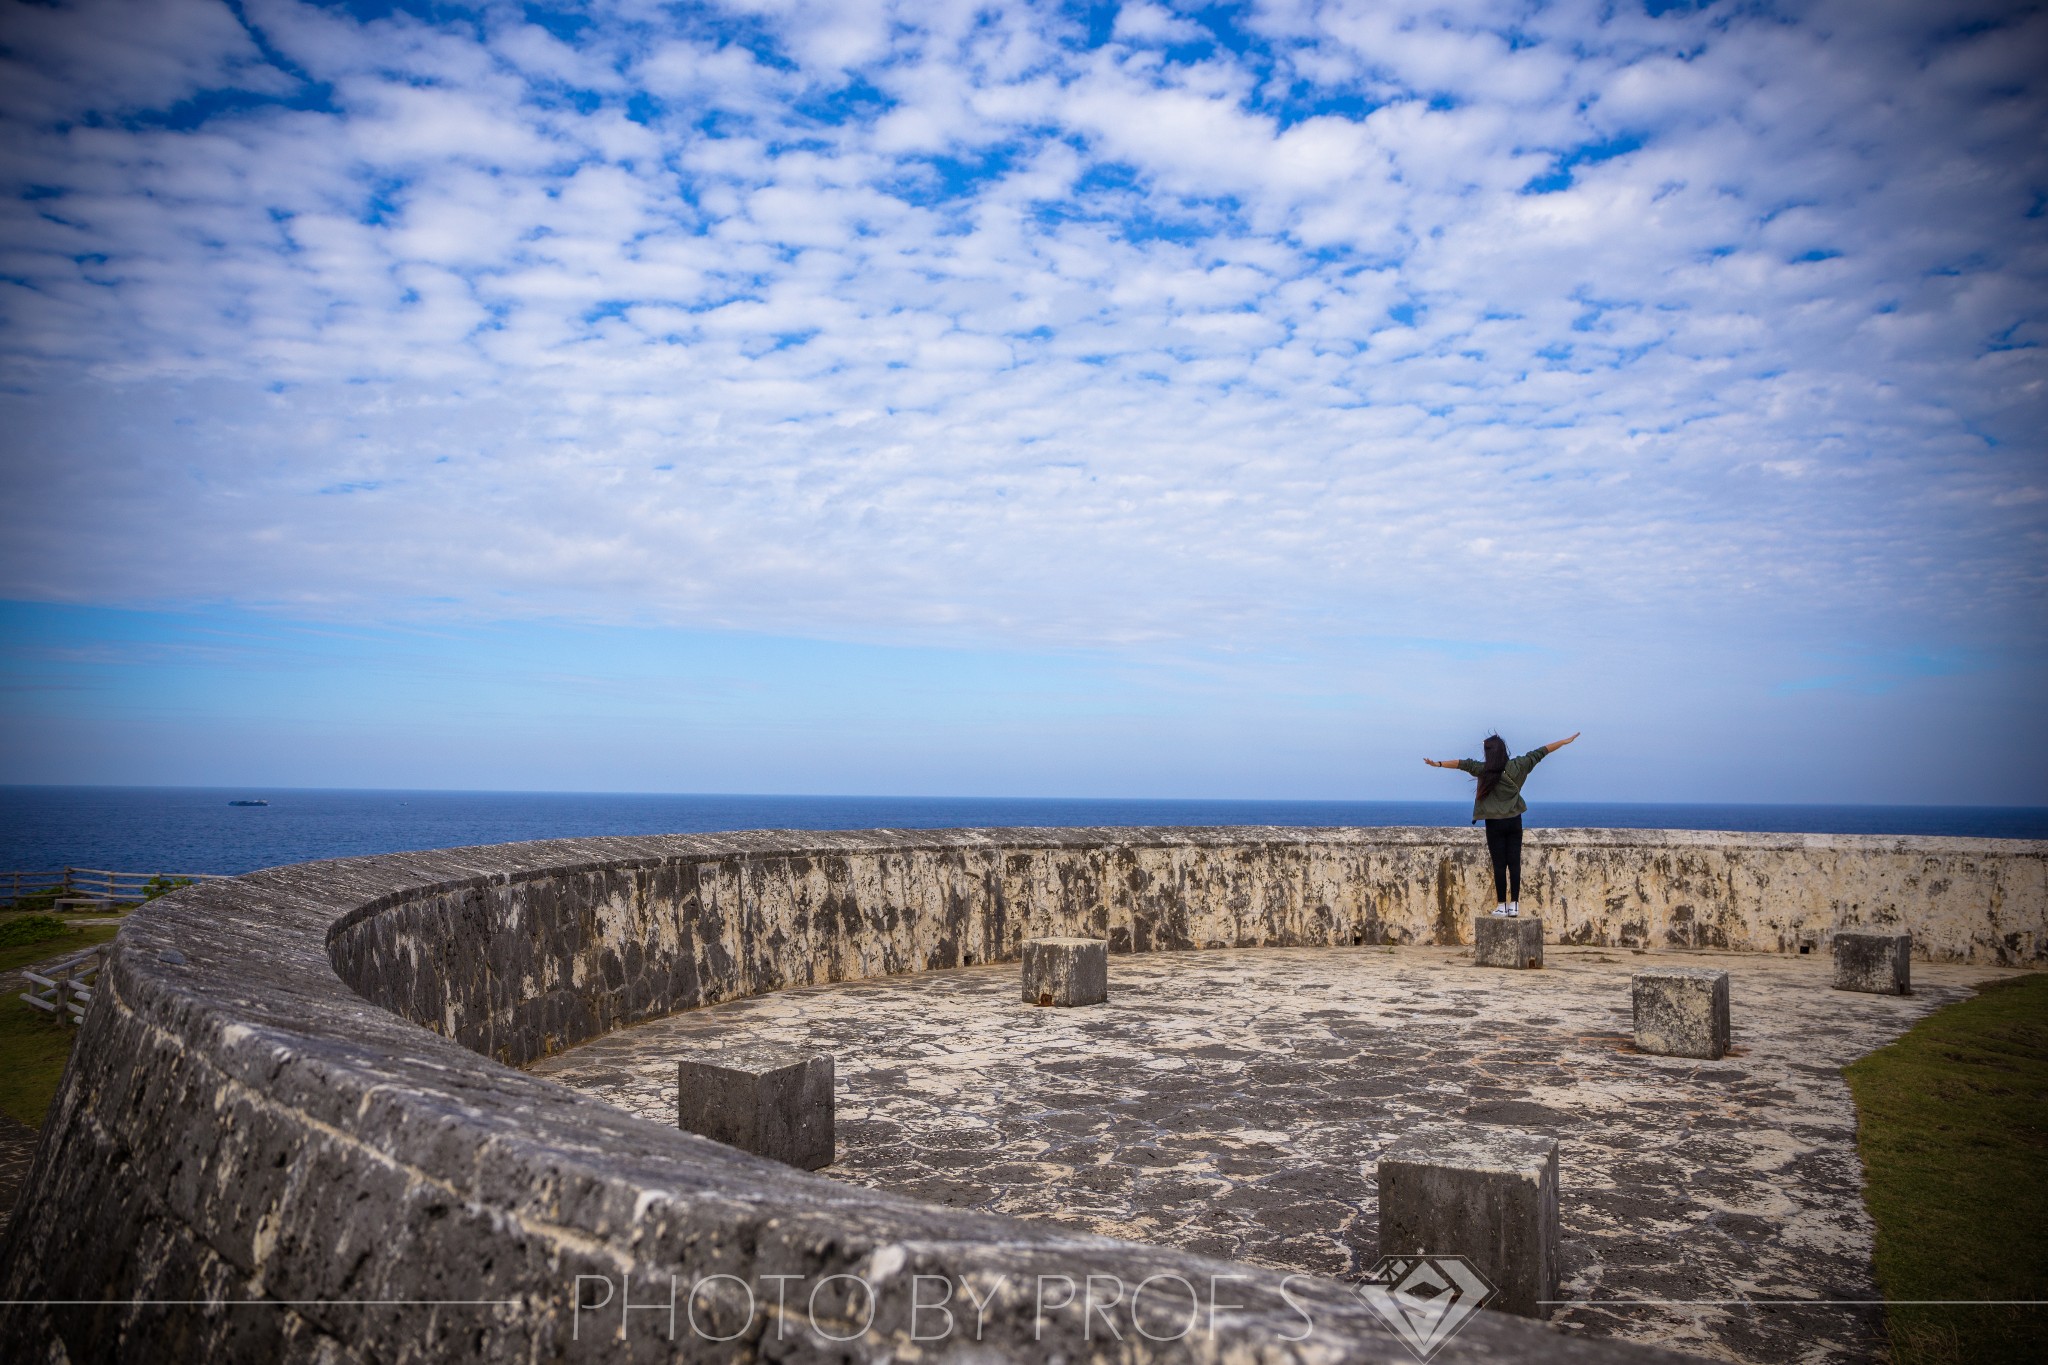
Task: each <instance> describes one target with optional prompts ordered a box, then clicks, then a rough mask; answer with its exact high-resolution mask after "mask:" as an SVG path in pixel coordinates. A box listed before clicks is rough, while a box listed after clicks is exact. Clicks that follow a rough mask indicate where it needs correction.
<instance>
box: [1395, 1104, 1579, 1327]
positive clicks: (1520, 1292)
mask: <svg viewBox="0 0 2048 1365" xmlns="http://www.w3.org/2000/svg"><path fill="white" fill-rule="evenodd" d="M1379 1187H1380V1256H1381V1257H1382V1258H1385V1257H1388V1256H1412V1255H1415V1254H1417V1253H1420V1254H1422V1255H1425V1256H1462V1257H1464V1258H1465V1259H1466V1260H1467V1261H1469V1262H1470V1263H1471V1264H1472V1267H1473V1268H1474V1269H1476V1270H1477V1271H1478V1272H1479V1273H1480V1274H1482V1275H1484V1276H1485V1277H1486V1278H1487V1279H1488V1280H1490V1281H1492V1282H1493V1287H1494V1295H1493V1297H1492V1298H1490V1299H1488V1300H1487V1301H1486V1303H1485V1305H1484V1306H1485V1307H1487V1308H1491V1309H1493V1310H1494V1311H1495V1312H1500V1313H1519V1314H1521V1315H1522V1316H1523V1317H1525V1318H1543V1317H1548V1316H1550V1310H1551V1308H1552V1306H1553V1303H1554V1301H1555V1300H1556V1299H1557V1298H1558V1297H1559V1295H1558V1221H1557V1139H1556V1138H1547V1137H1540V1136H1538V1135H1537V1134H1535V1133H1518V1132H1516V1131H1514V1130H1513V1129H1510V1128H1493V1127H1489V1126H1487V1125H1486V1124H1478V1123H1475V1124H1456V1125H1453V1124H1431V1125H1426V1126H1424V1127H1421V1128H1417V1129H1415V1130H1414V1131H1413V1132H1411V1133H1409V1134H1408V1135H1407V1136H1406V1137H1403V1138H1402V1139H1401V1140H1400V1141H1398V1142H1396V1143H1395V1144H1394V1145H1393V1146H1392V1147H1389V1148H1388V1149H1387V1151H1386V1153H1385V1155H1383V1156H1381V1157H1380V1165H1379Z"/></svg>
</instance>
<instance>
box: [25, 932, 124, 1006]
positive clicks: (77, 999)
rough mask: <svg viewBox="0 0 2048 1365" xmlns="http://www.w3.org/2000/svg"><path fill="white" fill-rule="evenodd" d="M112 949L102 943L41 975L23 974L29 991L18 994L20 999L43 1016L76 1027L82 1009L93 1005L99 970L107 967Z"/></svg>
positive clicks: (33, 972) (32, 972)
mask: <svg viewBox="0 0 2048 1365" xmlns="http://www.w3.org/2000/svg"><path fill="white" fill-rule="evenodd" d="M112 946H113V945H112V944H110V943H102V944H100V945H99V946H98V947H96V948H88V949H86V950H85V951H84V952H82V953H79V954H77V955H75V956H72V957H67V958H65V959H64V960H63V961H62V962H58V963H54V964H52V965H51V966H49V967H45V968H44V969H43V970H42V971H40V972H37V971H24V972H23V973H22V975H23V976H25V977H27V978H28V989H27V990H25V991H23V992H22V993H21V998H22V999H23V1000H26V1001H27V1002H28V1003H29V1004H31V1005H33V1006H35V1007H36V1008H37V1009H39V1010H41V1011H42V1012H43V1013H45V1014H54V1015H58V1016H59V1017H68V1018H69V1019H70V1020H71V1022H72V1023H74V1024H75V1023H77V1022H78V1021H79V1020H81V1019H83V1018H85V1007H86V1006H87V1005H90V1004H91V1003H92V989H93V987H94V986H95V985H97V984H98V983H99V978H100V969H101V968H102V967H104V966H106V965H107V950H108V949H109V948H111V947H112Z"/></svg>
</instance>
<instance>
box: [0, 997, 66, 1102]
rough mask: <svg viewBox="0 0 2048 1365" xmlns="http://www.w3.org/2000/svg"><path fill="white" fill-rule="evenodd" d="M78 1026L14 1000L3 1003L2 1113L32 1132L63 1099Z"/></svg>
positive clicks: (0, 1017) (0, 1047)
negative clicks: (62, 1083) (52, 1103)
mask: <svg viewBox="0 0 2048 1365" xmlns="http://www.w3.org/2000/svg"><path fill="white" fill-rule="evenodd" d="M77 1036H78V1026H77V1025H76V1024H73V1023H70V1022H68V1016H67V1018H66V1019H52V1018H51V1017H50V1016H49V1015H47V1014H44V1013H43V1012H42V1011H41V1010H39V1009H35V1008H33V1007H31V1006H28V1005H24V1004H23V1003H22V1002H21V1001H19V1000H15V999H12V998H9V999H7V1000H0V1111H4V1112H5V1113H6V1115H7V1116H8V1117H9V1118H11V1119H18V1120H20V1121H21V1122H23V1123H26V1124H27V1125H28V1126H29V1127H31V1128H40V1127H42V1126H43V1115H44V1114H45V1113H47V1112H48V1111H49V1108H50V1101H51V1100H53V1099H55V1098H56V1097H57V1083H58V1082H59V1081H61V1080H63V1079H64V1063H65V1061H66V1060H67V1059H68V1058H69V1057H70V1056H71V1041H72V1039H73V1038H75V1037H77Z"/></svg>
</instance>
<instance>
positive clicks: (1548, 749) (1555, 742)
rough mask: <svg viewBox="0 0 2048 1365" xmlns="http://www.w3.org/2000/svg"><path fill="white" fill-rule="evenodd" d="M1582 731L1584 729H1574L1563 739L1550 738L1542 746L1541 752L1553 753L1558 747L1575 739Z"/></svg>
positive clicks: (1560, 747)
mask: <svg viewBox="0 0 2048 1365" xmlns="http://www.w3.org/2000/svg"><path fill="white" fill-rule="evenodd" d="M1584 733H1585V731H1584V730H1574V731H1572V732H1571V734H1569V735H1567V736H1566V737H1565V738H1563V739H1558V740H1552V741H1551V742H1550V743H1548V744H1546V745H1544V746H1543V752H1544V753H1546V754H1554V753H1556V752H1557V751H1558V750H1559V749H1562V748H1563V747H1564V746H1565V745H1567V744H1569V743H1571V742H1572V741H1573V740H1575V739H1577V738H1578V737H1579V736H1580V735H1582V734H1584Z"/></svg>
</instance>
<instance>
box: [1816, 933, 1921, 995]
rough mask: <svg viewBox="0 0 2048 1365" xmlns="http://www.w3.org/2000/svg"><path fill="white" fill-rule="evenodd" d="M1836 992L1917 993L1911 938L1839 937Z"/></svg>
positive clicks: (1890, 935)
mask: <svg viewBox="0 0 2048 1365" xmlns="http://www.w3.org/2000/svg"><path fill="white" fill-rule="evenodd" d="M1835 989H1836V990H1838V991H1869V992H1870V993H1871V994H1873V995H1911V994H1912V993H1913V936H1912V935H1911V934H1836V935H1835Z"/></svg>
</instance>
